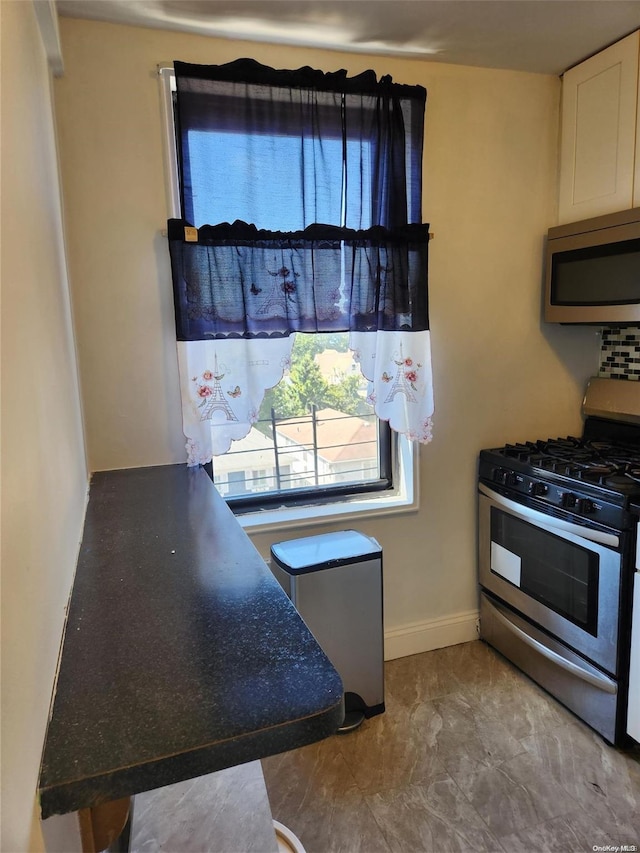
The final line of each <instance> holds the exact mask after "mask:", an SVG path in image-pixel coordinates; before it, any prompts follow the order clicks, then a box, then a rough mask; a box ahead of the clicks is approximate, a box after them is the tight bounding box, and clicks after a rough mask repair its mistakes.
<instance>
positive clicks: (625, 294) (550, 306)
mask: <svg viewBox="0 0 640 853" xmlns="http://www.w3.org/2000/svg"><path fill="white" fill-rule="evenodd" d="M544 319H545V320H546V321H547V322H549V323H584V324H587V323H593V324H596V325H610V324H613V325H627V324H628V325H637V324H640V207H635V208H633V209H632V210H621V211H618V212H617V213H609V214H607V215H606V216H597V217H595V218H594V219H584V220H582V221H581V222H574V223H572V224H570V225H559V226H557V227H555V228H550V229H549V234H548V239H547V249H546V263H545V300H544Z"/></svg>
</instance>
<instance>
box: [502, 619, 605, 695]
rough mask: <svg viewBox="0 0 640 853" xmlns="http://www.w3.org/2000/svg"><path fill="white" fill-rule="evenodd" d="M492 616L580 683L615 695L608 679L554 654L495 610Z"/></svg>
mask: <svg viewBox="0 0 640 853" xmlns="http://www.w3.org/2000/svg"><path fill="white" fill-rule="evenodd" d="M492 615H493V616H495V617H496V618H497V619H498V620H499V621H500V622H501V623H502V624H503V625H504V627H505V628H507V630H509V631H511V633H512V634H515V635H516V636H517V637H518V639H520V640H522V642H523V643H526V644H527V645H528V646H531V648H532V649H535V651H537V652H539V653H540V654H541V655H543V656H544V657H545V658H547V659H548V660H550V661H552V662H553V663H555V664H557V665H558V666H560V667H562V669H565V670H567V672H570V673H571V674H572V675H575V676H577V677H578V678H580V679H582V681H586V682H587V683H588V684H591V685H592V686H593V687H597V688H598V689H599V690H604V692H605V693H613V694H615V693H617V692H618V688H617V686H616V685H615V684H614V683H613V682H612V681H610V680H609V679H608V678H605V677H604V676H599V675H596V674H595V673H592V672H588V671H587V670H586V669H583V668H582V667H581V666H578V665H577V664H575V663H573V662H572V661H570V660H567V659H566V658H564V657H562V655H559V654H558V652H554V651H553V649H549V648H547V646H545V645H544V644H543V643H540V642H539V641H538V640H535V639H534V638H533V637H530V636H529V635H528V634H527V633H526V632H525V631H523V630H522V629H521V628H518V626H517V625H514V624H513V622H512V621H511V620H510V619H507V617H506V616H505V615H504V614H503V613H501V612H500V611H499V610H498V609H497V608H493V611H492Z"/></svg>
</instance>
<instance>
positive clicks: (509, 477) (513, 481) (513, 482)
mask: <svg viewBox="0 0 640 853" xmlns="http://www.w3.org/2000/svg"><path fill="white" fill-rule="evenodd" d="M504 482H505V485H506V486H517V485H518V475H517V474H516V472H515V471H507V473H506V475H505V478H504Z"/></svg>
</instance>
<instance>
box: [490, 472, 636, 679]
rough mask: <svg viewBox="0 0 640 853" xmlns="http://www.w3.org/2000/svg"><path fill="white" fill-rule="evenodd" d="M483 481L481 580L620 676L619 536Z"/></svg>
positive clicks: (577, 650)
mask: <svg viewBox="0 0 640 853" xmlns="http://www.w3.org/2000/svg"><path fill="white" fill-rule="evenodd" d="M478 488H479V491H480V497H479V522H480V524H479V550H480V553H479V573H480V584H481V586H483V587H484V588H485V589H487V590H489V591H490V592H491V593H493V595H495V596H497V597H498V598H500V599H502V601H504V602H506V603H507V604H509V605H511V607H513V608H515V609H516V610H518V611H519V612H520V613H522V614H523V615H524V616H525V617H527V618H528V619H530V620H532V621H533V622H535V623H537V624H538V625H539V626H540V627H542V628H543V629H545V630H546V631H548V632H549V633H551V634H553V635H554V636H555V637H557V638H558V639H559V640H561V641H562V642H563V643H565V644H566V645H567V646H569V647H570V648H572V649H574V650H575V651H576V652H578V653H579V654H581V655H583V656H584V657H586V658H588V659H590V660H591V661H593V662H594V663H595V664H597V665H598V666H600V667H602V668H603V669H604V670H606V671H607V672H609V673H611V674H612V675H616V674H617V669H618V653H617V652H618V613H619V599H620V582H621V574H622V556H621V554H620V552H619V550H616V549H619V547H620V538H619V535H618V534H617V533H616V532H615V531H605V530H602V529H595V528H594V529H590V528H587V527H584V526H583V525H578V524H574V523H572V522H571V521H570V520H568V519H562V518H556V517H555V516H553V515H550V514H547V513H545V512H541V511H539V510H537V509H534V508H533V507H531V506H529V505H525V504H521V503H519V502H517V501H514V500H511V499H509V498H507V497H505V496H504V495H501V494H499V493H498V492H496V491H494V490H493V489H490V488H489V487H488V486H485V485H484V484H483V483H481V484H480V485H479V487H478Z"/></svg>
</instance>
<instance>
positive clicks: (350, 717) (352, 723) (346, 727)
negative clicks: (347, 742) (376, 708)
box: [338, 711, 364, 735]
mask: <svg viewBox="0 0 640 853" xmlns="http://www.w3.org/2000/svg"><path fill="white" fill-rule="evenodd" d="M363 720H364V712H363V711H347V713H346V714H345V715H344V721H343V723H342V725H341V726H340V728H339V729H338V734H339V735H346V734H348V733H349V732H353V731H355V729H357V728H358V726H360V725H361V724H362V722H363Z"/></svg>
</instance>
